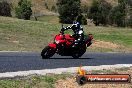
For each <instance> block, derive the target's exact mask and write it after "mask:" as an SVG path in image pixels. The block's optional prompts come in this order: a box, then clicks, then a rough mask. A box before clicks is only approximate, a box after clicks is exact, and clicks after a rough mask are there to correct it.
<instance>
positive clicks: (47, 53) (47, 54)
mask: <svg viewBox="0 0 132 88" xmlns="http://www.w3.org/2000/svg"><path fill="white" fill-rule="evenodd" d="M54 54H55V50H54V49H53V48H51V47H49V46H46V47H45V48H44V49H43V50H42V52H41V56H42V59H48V58H50V57H52V56H53V55H54Z"/></svg>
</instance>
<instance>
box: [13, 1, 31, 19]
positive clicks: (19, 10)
mask: <svg viewBox="0 0 132 88" xmlns="http://www.w3.org/2000/svg"><path fill="white" fill-rule="evenodd" d="M15 12H16V17H18V18H19V19H25V20H30V16H31V15H32V9H31V2H30V1H28V0H20V1H19V3H18V7H16V8H15Z"/></svg>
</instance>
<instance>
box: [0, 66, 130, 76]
mask: <svg viewBox="0 0 132 88" xmlns="http://www.w3.org/2000/svg"><path fill="white" fill-rule="evenodd" d="M131 66H132V64H116V65H100V66H83V67H82V68H83V69H85V70H87V71H91V70H102V69H114V68H122V67H131ZM77 70H78V67H69V68H56V69H43V70H29V71H18V72H6V73H0V78H7V77H8V78H13V77H16V76H28V75H33V74H38V75H46V74H48V73H54V74H61V73H63V72H68V73H76V72H77Z"/></svg>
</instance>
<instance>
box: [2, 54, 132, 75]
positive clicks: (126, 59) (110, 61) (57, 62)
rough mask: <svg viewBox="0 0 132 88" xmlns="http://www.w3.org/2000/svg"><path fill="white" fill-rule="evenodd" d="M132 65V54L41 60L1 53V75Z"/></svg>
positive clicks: (22, 55) (89, 55) (24, 55)
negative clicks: (58, 69) (56, 69)
mask: <svg viewBox="0 0 132 88" xmlns="http://www.w3.org/2000/svg"><path fill="white" fill-rule="evenodd" d="M115 64H132V53H88V52H87V53H86V54H84V55H83V56H82V57H81V58H80V59H72V57H62V56H59V55H54V56H53V57H52V58H51V59H41V56H40V53H35V52H0V73H4V72H17V71H28V70H42V69H55V68H68V67H78V66H80V65H83V66H100V65H115Z"/></svg>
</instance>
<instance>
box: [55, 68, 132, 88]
mask: <svg viewBox="0 0 132 88" xmlns="http://www.w3.org/2000/svg"><path fill="white" fill-rule="evenodd" d="M112 71H113V72H115V73H117V74H130V75H132V68H130V69H128V70H127V71H126V70H112ZM55 88H132V83H119V84H118V83H102V84H99V83H96V84H95V83H86V84H84V85H82V86H81V85H78V84H77V82H76V80H75V78H74V77H73V78H67V79H65V80H58V81H57V82H56V84H55Z"/></svg>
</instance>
